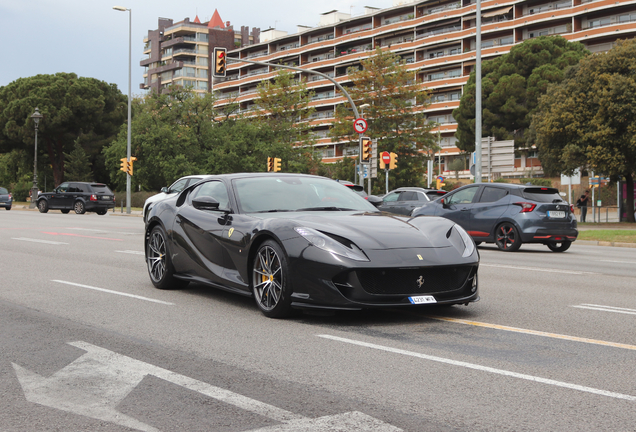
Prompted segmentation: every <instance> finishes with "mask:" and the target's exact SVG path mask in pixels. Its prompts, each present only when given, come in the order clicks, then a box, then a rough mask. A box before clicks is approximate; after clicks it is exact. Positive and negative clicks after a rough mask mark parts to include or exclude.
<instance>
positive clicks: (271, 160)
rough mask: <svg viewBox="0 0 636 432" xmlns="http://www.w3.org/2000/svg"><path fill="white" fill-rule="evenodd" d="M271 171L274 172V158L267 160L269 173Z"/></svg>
mask: <svg viewBox="0 0 636 432" xmlns="http://www.w3.org/2000/svg"><path fill="white" fill-rule="evenodd" d="M270 171H274V158H273V157H268V158H267V172H270Z"/></svg>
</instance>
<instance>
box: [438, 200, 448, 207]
mask: <svg viewBox="0 0 636 432" xmlns="http://www.w3.org/2000/svg"><path fill="white" fill-rule="evenodd" d="M439 202H441V203H442V207H444V208H447V207H448V201H447V200H446V198H442V199H441V200H439Z"/></svg>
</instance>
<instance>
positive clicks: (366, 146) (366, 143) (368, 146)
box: [362, 138, 373, 161]
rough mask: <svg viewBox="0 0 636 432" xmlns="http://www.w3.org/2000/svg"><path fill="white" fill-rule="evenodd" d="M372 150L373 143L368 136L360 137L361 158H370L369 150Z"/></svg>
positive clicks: (365, 159) (364, 159)
mask: <svg viewBox="0 0 636 432" xmlns="http://www.w3.org/2000/svg"><path fill="white" fill-rule="evenodd" d="M372 150H373V143H372V142H371V139H370V138H362V160H363V161H368V160H370V159H371V152H372Z"/></svg>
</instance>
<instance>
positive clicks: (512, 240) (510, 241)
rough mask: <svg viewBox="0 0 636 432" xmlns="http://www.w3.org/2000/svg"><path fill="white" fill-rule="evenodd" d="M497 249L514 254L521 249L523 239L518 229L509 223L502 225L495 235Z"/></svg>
mask: <svg viewBox="0 0 636 432" xmlns="http://www.w3.org/2000/svg"><path fill="white" fill-rule="evenodd" d="M495 243H496V244H497V247H498V248H499V249H500V250H502V251H506V252H514V251H516V250H517V249H519V247H521V239H520V238H519V234H518V233H517V229H516V228H515V227H514V226H513V225H512V224H509V223H504V224H501V225H500V226H499V227H498V228H497V232H496V235H495Z"/></svg>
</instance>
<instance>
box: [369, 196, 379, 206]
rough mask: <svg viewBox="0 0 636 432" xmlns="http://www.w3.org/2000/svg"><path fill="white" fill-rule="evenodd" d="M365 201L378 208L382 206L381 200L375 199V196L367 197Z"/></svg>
mask: <svg viewBox="0 0 636 432" xmlns="http://www.w3.org/2000/svg"><path fill="white" fill-rule="evenodd" d="M367 201H369V202H370V203H371V204H373V205H374V206H376V207H378V206H379V205H382V198H380V197H377V196H375V195H369V196H367Z"/></svg>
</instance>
